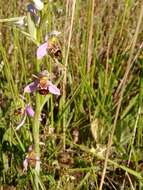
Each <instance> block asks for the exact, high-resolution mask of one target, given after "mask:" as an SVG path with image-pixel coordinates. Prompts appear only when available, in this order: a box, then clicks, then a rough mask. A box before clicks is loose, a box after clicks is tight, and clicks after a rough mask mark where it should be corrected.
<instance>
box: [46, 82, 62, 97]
mask: <svg viewBox="0 0 143 190" xmlns="http://www.w3.org/2000/svg"><path fill="white" fill-rule="evenodd" d="M48 90H49V92H50V93H52V94H54V95H58V96H59V95H60V90H59V89H58V88H57V87H56V86H55V85H53V84H52V83H51V82H50V81H48Z"/></svg>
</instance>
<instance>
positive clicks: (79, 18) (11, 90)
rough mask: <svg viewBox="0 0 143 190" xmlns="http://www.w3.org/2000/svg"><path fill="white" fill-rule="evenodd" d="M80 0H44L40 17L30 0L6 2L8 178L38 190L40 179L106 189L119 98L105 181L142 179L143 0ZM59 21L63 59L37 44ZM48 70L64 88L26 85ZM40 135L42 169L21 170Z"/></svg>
mask: <svg viewBox="0 0 143 190" xmlns="http://www.w3.org/2000/svg"><path fill="white" fill-rule="evenodd" d="M73 2H74V1H69V0H63V1H60V0H57V1H44V9H43V10H41V11H40V12H38V15H39V16H40V17H41V20H40V24H39V25H38V24H35V23H34V20H33V19H32V17H31V16H30V13H27V8H26V6H27V1H17V2H14V1H9V0H8V1H7V4H6V3H5V2H4V1H2V3H1V4H0V15H1V19H0V188H3V189H8V188H11V189H28V190H30V189H37V183H38V187H39V189H41V190H45V189H50V190H55V189H60V190H72V189H77V190H78V189H82V190H88V189H91V190H92V189H98V188H99V186H100V181H101V176H102V174H103V168H104V161H105V158H106V151H107V144H108V140H109V139H110V137H111V133H112V131H113V125H114V121H115V118H116V112H117V107H118V105H119V103H120V98H122V101H121V107H120V110H119V115H118V118H117V122H116V128H115V132H114V135H113V138H112V146H111V148H110V154H109V157H108V159H107V168H106V175H105V179H104V184H103V189H119V188H122V189H125V190H127V189H142V188H143V177H142V176H143V172H142V164H143V162H142V157H143V154H142V148H143V147H142V146H143V137H142V136H143V135H142V134H143V118H142V112H143V104H142V100H143V98H142V97H143V51H142V49H143V44H142V39H143V27H142V24H141V25H140V27H139V29H138V30H137V23H139V18H140V15H139V14H140V10H141V6H142V1H138V2H136V1H131V0H128V1H123V0H121V1H119V0H118V1H112V0H111V1H94V0H84V1H83V0H78V1H76V6H75V10H74V9H73ZM9 4H10V6H9ZM93 8H94V9H93ZM92 11H93V12H92ZM72 15H73V16H74V17H73V23H72ZM23 16H25V17H24V22H26V24H25V25H22V26H21V25H19V23H18V22H19V20H20V19H21V18H23ZM141 21H143V19H142V20H141ZM141 23H142V22H141ZM72 24H73V26H72ZM71 26H72V28H71ZM54 30H57V31H60V32H61V34H60V35H59V41H60V45H61V50H62V61H61V63H60V61H58V60H57V59H56V58H53V57H50V56H49V55H48V54H47V55H46V56H45V57H44V58H43V59H42V60H37V58H36V50H37V47H38V46H39V44H41V43H44V40H45V36H46V35H47V34H48V33H50V32H51V31H54ZM70 32H71V40H70V39H69V34H70ZM136 36H137V38H136V41H135V37H136ZM68 48H69V52H68ZM66 59H67V60H66ZM66 63H67V66H66V68H65V64H66ZM128 63H130V65H131V68H130V70H129V73H128V75H127V80H126V83H125V84H123V80H124V76H125V75H126V72H127V68H128V66H127V65H128ZM43 70H48V71H49V72H50V73H51V78H52V79H53V81H54V84H57V85H58V87H59V88H60V90H61V96H60V97H56V96H53V95H46V96H44V97H42V96H41V95H40V94H38V92H36V93H33V94H30V95H29V94H28V95H25V94H23V91H24V87H25V86H26V85H27V84H29V83H30V82H31V81H33V76H32V74H35V75H38V73H39V72H40V71H43ZM64 87H65V88H64ZM123 88H125V89H124V93H123V95H122V97H121V94H122V93H121V92H122V89H123ZM20 95H22V96H24V98H23V97H22V98H21V96H20ZM26 103H30V104H31V105H32V107H33V108H34V110H35V113H36V116H35V118H28V117H26V119H25V123H24V125H23V126H22V127H21V128H20V130H19V131H16V127H17V125H18V124H19V122H20V120H21V115H16V114H15V111H16V110H17V109H18V108H19V107H22V108H24V106H25V104H26ZM41 113H42V115H41ZM41 118H42V121H41V120H40V119H41ZM39 142H44V145H40V147H39ZM32 144H34V145H35V146H36V147H35V148H36V151H37V152H38V151H39V153H40V157H41V159H40V160H41V170H40V174H38V173H36V170H35V169H34V167H33V166H31V167H29V168H28V171H23V166H22V163H23V160H24V159H25V157H26V155H28V148H29V146H30V145H32ZM35 179H36V180H37V181H36V182H35Z"/></svg>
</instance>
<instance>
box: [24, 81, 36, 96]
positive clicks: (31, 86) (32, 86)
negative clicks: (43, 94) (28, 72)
mask: <svg viewBox="0 0 143 190" xmlns="http://www.w3.org/2000/svg"><path fill="white" fill-rule="evenodd" d="M38 83H39V82H38V80H35V81H34V82H32V83H30V84H28V85H27V86H26V87H25V88H24V93H32V92H34V91H36V90H37V86H38Z"/></svg>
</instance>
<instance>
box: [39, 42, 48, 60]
mask: <svg viewBox="0 0 143 190" xmlns="http://www.w3.org/2000/svg"><path fill="white" fill-rule="evenodd" d="M47 48H48V43H47V42H45V43H44V44H42V45H40V46H39V47H38V49H37V59H42V57H44V56H45V55H46V54H47Z"/></svg>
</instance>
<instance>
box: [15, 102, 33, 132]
mask: <svg viewBox="0 0 143 190" xmlns="http://www.w3.org/2000/svg"><path fill="white" fill-rule="evenodd" d="M19 112H20V113H22V119H21V121H20V123H19V125H18V126H17V127H16V131H17V130H19V129H20V128H21V127H22V126H23V125H24V123H25V120H26V116H29V117H34V114H35V112H34V110H33V109H32V107H31V106H30V104H27V105H26V107H25V109H24V110H23V112H21V110H19Z"/></svg>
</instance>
